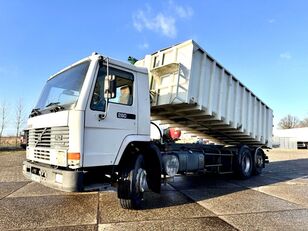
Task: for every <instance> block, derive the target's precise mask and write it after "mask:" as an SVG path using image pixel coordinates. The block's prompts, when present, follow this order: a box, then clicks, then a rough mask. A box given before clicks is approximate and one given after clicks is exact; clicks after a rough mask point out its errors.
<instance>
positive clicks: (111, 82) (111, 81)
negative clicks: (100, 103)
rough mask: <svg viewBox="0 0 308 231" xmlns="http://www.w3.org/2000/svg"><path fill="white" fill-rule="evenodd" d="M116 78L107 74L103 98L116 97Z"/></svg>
mask: <svg viewBox="0 0 308 231" xmlns="http://www.w3.org/2000/svg"><path fill="white" fill-rule="evenodd" d="M116 87H117V86H116V78H115V76H114V75H107V76H106V77H105V83H104V97H105V99H113V98H115V97H116Z"/></svg>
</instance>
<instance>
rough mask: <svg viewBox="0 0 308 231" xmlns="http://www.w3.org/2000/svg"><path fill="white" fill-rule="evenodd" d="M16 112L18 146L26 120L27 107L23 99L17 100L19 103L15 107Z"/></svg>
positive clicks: (16, 140)
mask: <svg viewBox="0 0 308 231" xmlns="http://www.w3.org/2000/svg"><path fill="white" fill-rule="evenodd" d="M15 113H16V118H15V126H16V139H15V144H16V146H17V143H18V137H19V132H20V129H21V127H22V125H23V123H24V122H25V108H24V105H23V102H22V100H21V99H19V100H18V101H17V105H16V108H15Z"/></svg>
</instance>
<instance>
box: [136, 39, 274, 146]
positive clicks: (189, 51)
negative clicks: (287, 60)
mask: <svg viewBox="0 0 308 231" xmlns="http://www.w3.org/2000/svg"><path fill="white" fill-rule="evenodd" d="M135 65H137V66H141V67H147V68H148V70H149V78H150V90H151V97H152V104H151V118H152V120H159V121H160V123H161V124H168V125H169V126H176V127H180V128H181V129H182V130H185V131H186V132H187V133H191V134H194V135H197V136H199V137H200V138H210V139H212V140H213V141H215V142H217V143H222V144H229V145H235V144H247V145H257V146H265V147H271V146H272V126H273V111H272V110H271V109H270V108H269V107H268V106H267V105H266V104H265V103H263V102H262V101H261V100H260V99H259V98H258V97H257V96H256V95H255V94H254V93H253V92H251V91H250V90H249V89H248V88H247V87H245V86H244V85H243V84H242V83H241V82H240V81H239V80H238V79H236V78H235V77H234V76H233V75H232V74H231V73H230V72H229V71H227V70H226V69H225V68H224V67H223V66H222V65H220V64H219V63H218V62H217V61H216V60H215V59H214V58H212V57H211V56H210V55H208V54H207V53H206V52H205V51H204V50H203V49H202V48H201V47H200V46H199V45H197V44H196V43H195V42H194V41H192V40H189V41H186V42H184V43H180V44H177V45H175V46H172V47H170V48H166V49H163V50H160V51H157V52H155V53H153V54H151V55H147V56H145V58H144V59H143V60H140V61H138V62H137V63H136V64H135Z"/></svg>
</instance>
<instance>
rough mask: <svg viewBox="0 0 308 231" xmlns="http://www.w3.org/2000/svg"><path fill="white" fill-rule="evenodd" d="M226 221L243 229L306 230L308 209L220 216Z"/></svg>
mask: <svg viewBox="0 0 308 231" xmlns="http://www.w3.org/2000/svg"><path fill="white" fill-rule="evenodd" d="M221 218H222V219H223V220H225V221H226V222H228V223H230V224H231V225H233V226H234V227H236V228H237V229H239V230H243V231H246V230H247V231H251V230H258V231H260V230H264V231H269V230H279V231H280V230H288V231H292V230H294V231H299V230H302V231H304V230H305V231H306V230H308V210H307V209H305V210H289V211H279V212H265V213H249V214H240V215H229V216H222V217H221Z"/></svg>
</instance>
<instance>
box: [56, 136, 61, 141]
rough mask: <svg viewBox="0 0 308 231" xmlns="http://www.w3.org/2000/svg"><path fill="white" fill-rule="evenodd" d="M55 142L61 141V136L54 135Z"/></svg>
mask: <svg viewBox="0 0 308 231" xmlns="http://www.w3.org/2000/svg"><path fill="white" fill-rule="evenodd" d="M55 140H56V141H61V140H63V135H55Z"/></svg>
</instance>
